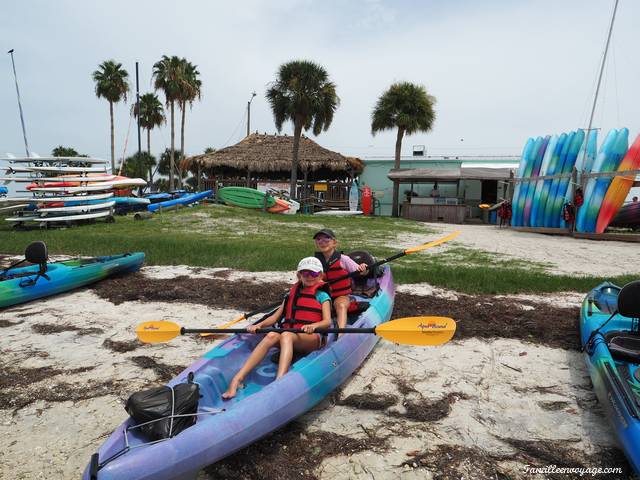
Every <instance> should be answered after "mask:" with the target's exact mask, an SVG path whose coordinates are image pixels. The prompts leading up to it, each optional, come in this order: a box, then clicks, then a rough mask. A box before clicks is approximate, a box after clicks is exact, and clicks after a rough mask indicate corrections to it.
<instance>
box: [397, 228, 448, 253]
mask: <svg viewBox="0 0 640 480" xmlns="http://www.w3.org/2000/svg"><path fill="white" fill-rule="evenodd" d="M458 235H460V230H456V231H455V232H453V233H451V234H449V235H447V236H446V237H442V238H439V239H438V240H434V241H432V242H428V243H425V244H423V245H420V246H418V247H413V248H409V249H407V250H405V251H404V253H406V254H410V253H416V252H419V251H421V250H426V249H427V248H431V247H437V246H438V245H440V244H442V243H445V242H448V241H449V240H453V239H454V238H456V237H457V236H458Z"/></svg>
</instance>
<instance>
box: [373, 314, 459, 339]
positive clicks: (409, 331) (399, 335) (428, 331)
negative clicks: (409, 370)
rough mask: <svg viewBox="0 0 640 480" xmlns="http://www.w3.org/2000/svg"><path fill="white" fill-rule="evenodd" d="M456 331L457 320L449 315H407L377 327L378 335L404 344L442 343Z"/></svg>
mask: <svg viewBox="0 0 640 480" xmlns="http://www.w3.org/2000/svg"><path fill="white" fill-rule="evenodd" d="M455 332H456V322H455V320H453V319H452V318H448V317H405V318H399V319H397V320H391V321H390V322H386V323H383V324H381V325H378V326H377V327H376V335H378V336H380V337H382V338H384V339H385V340H389V341H390V342H394V343H401V344H404V345H440V344H442V343H446V342H448V341H449V340H451V338H452V337H453V334H454V333H455Z"/></svg>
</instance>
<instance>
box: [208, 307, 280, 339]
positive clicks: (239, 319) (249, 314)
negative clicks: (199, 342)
mask: <svg viewBox="0 0 640 480" xmlns="http://www.w3.org/2000/svg"><path fill="white" fill-rule="evenodd" d="M281 303H282V300H280V301H279V302H276V303H272V304H271V305H268V306H267V307H262V308H258V309H256V310H254V311H252V312H249V313H243V314H242V315H240V316H239V317H238V318H236V319H234V320H232V321H230V322H228V323H225V324H224V325H220V326H219V327H216V328H229V327H231V326H233V325H235V324H236V323H238V322H241V321H242V320H246V319H247V318H249V317H253V316H254V315H257V314H259V313H262V312H265V311H269V314H268V315H266V316H265V317H264V318H267V317H268V316H269V315H271V313H272V312H271V311H272V310H274V309H275V308H277V307H279V306H280V304H281ZM212 335H216V334H215V333H201V334H200V336H201V337H210V336H212Z"/></svg>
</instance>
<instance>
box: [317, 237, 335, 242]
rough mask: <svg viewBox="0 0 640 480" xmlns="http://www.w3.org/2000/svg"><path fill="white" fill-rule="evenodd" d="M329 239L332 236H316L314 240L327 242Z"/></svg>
mask: <svg viewBox="0 0 640 480" xmlns="http://www.w3.org/2000/svg"><path fill="white" fill-rule="evenodd" d="M331 240H333V238H331V237H316V242H317V243H328V242H330V241H331Z"/></svg>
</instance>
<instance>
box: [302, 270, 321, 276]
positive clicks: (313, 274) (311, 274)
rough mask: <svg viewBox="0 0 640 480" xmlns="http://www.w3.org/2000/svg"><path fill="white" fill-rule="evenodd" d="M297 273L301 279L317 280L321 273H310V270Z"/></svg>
mask: <svg viewBox="0 0 640 480" xmlns="http://www.w3.org/2000/svg"><path fill="white" fill-rule="evenodd" d="M299 273H300V275H302V276H303V277H311V278H318V277H319V276H320V274H321V273H322V272H312V271H311V270H300V272H299Z"/></svg>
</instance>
